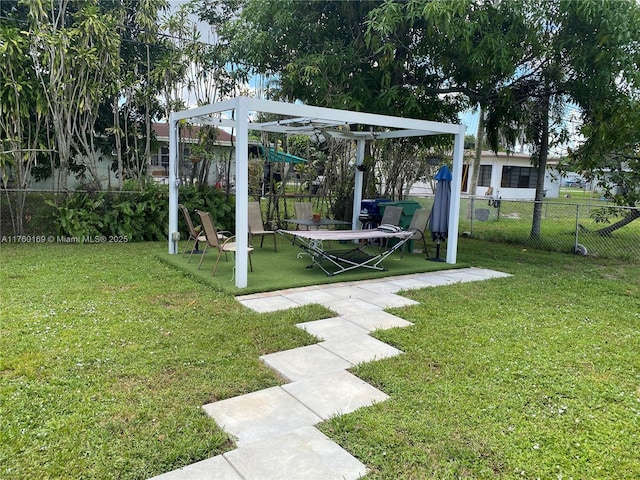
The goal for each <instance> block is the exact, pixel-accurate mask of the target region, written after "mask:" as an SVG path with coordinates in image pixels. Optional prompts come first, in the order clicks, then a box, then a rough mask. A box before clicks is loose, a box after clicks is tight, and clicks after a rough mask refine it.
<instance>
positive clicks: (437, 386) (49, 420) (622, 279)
mask: <svg viewBox="0 0 640 480" xmlns="http://www.w3.org/2000/svg"><path fill="white" fill-rule="evenodd" d="M265 248H267V246H266V245H265ZM284 251H285V250H284V248H283V252H284ZM165 252H166V244H151V243H139V244H127V245H104V244H100V245H16V244H14V245H2V250H1V251H0V260H1V264H0V268H1V272H0V273H1V276H0V279H1V285H2V288H1V290H0V292H1V304H0V319H1V325H0V477H1V478H7V479H33V478H56V479H57V478H61V479H76V478H91V479H109V478H119V479H144V478H148V477H151V476H153V475H157V474H159V473H162V472H165V471H169V470H172V469H175V468H178V467H180V466H182V465H185V464H189V463H193V462H195V461H198V460H201V459H204V458H207V457H211V456H214V455H217V454H219V453H222V452H224V451H227V450H229V449H232V448H233V444H232V442H231V441H230V439H228V438H227V436H226V435H225V434H224V432H222V431H221V430H220V429H219V428H218V427H217V426H216V425H215V423H214V422H213V421H211V420H210V419H208V418H207V417H206V416H205V415H204V414H203V413H202V410H201V408H200V407H201V406H202V405H203V404H205V403H208V402H211V401H215V400H219V399H223V398H229V397H233V396H237V395H241V394H243V393H247V392H251V391H256V390H260V389H264V388H267V387H270V386H273V385H277V384H280V383H281V382H282V380H281V379H280V378H278V377H277V376H276V375H275V374H274V373H273V372H272V371H271V370H270V369H268V368H266V367H265V366H263V365H262V364H261V363H260V361H259V360H258V357H259V356H260V355H262V354H265V353H269V352H275V351H280V350H285V349H289V348H295V347H298V346H302V345H307V344H311V343H314V341H315V339H314V338H313V337H311V336H309V335H308V334H306V333H305V332H304V331H302V330H300V329H298V328H296V327H295V324H296V323H298V322H304V321H310V320H316V319H320V318H325V317H329V316H331V315H332V313H331V312H330V311H329V310H327V309H325V308H323V307H320V306H307V307H301V308H298V309H293V310H289V311H284V312H277V313H270V314H258V313H254V312H252V311H249V310H247V309H245V308H243V307H241V306H239V304H238V303H237V302H236V301H235V300H234V298H233V296H231V295H230V294H229V293H226V292H224V291H222V289H221V288H220V287H219V286H217V285H216V284H215V283H210V282H209V281H208V280H207V281H205V280H204V277H202V278H201V277H198V276H197V275H196V274H194V273H193V272H191V271H188V270H186V269H184V268H177V267H175V266H173V265H169V264H168V263H167V262H166V259H163V256H165ZM459 258H460V261H461V262H462V263H463V264H464V265H466V264H470V265H473V266H479V267H487V268H493V269H496V270H501V271H504V272H508V273H511V274H513V276H512V277H509V278H505V279H496V280H492V281H487V282H480V283H470V284H469V283H468V284H460V285H450V286H445V287H437V288H430V289H425V290H420V291H413V292H410V293H408V294H407V295H408V296H410V297H411V298H413V299H415V300H418V301H419V302H420V305H417V306H413V307H407V308H403V309H395V310H393V313H395V314H397V315H399V316H401V317H403V318H406V319H408V320H410V321H412V322H414V324H415V325H414V326H413V327H410V328H405V329H393V330H389V331H384V332H379V333H377V334H376V336H377V337H378V338H380V339H382V340H383V341H385V342H388V343H390V344H392V345H394V346H396V347H397V348H400V349H401V350H403V351H404V352H405V353H404V355H401V356H399V357H395V358H391V359H386V360H382V361H378V362H373V363H368V364H364V365H361V366H358V367H357V368H355V369H354V371H355V373H356V374H358V375H359V376H360V377H362V378H363V379H365V380H366V381H368V382H370V383H372V384H373V385H375V386H377V387H379V388H381V389H382V390H384V391H385V392H386V393H387V394H389V395H390V398H389V399H388V400H387V401H386V402H383V403H380V404H378V405H376V406H374V407H370V408H365V409H361V410H359V411H356V412H353V413H351V414H348V415H344V416H340V417H336V418H334V419H332V420H330V421H328V422H325V423H323V424H321V425H320V428H321V429H322V430H323V431H324V432H326V433H327V434H328V435H329V436H330V437H331V438H333V439H334V440H336V441H337V442H339V443H340V444H341V445H343V446H344V447H345V448H346V449H347V450H349V451H350V452H351V453H353V454H354V455H356V456H357V457H358V458H359V459H360V460H362V461H363V462H364V463H365V464H367V466H368V467H369V468H370V470H371V473H370V475H368V478H371V479H398V478H406V479H409V478H412V479H424V478H565V479H566V478H576V479H577V478H610V479H620V478H638V477H640V459H639V456H638V455H637V452H638V451H640V439H639V438H638V435H639V434H640V360H639V358H638V354H637V352H638V350H639V348H640V341H639V338H640V267H639V266H638V265H627V264H624V263H622V262H615V261H611V260H607V261H604V260H599V259H597V258H589V257H587V258H583V257H577V256H571V255H564V254H557V253H549V252H542V251H537V250H531V249H523V248H522V247H516V246H508V245H498V244H493V243H489V242H484V241H479V240H474V239H461V240H460V254H459ZM416 261H417V260H416ZM421 261H422V262H423V260H421ZM424 263H431V262H424ZM254 266H256V267H258V261H257V256H256V265H254ZM302 268H303V267H302ZM257 271H258V270H256V272H257ZM250 275H251V274H250ZM220 278H223V277H222V276H221V277H220ZM325 278H326V277H325ZM227 281H228V282H229V283H232V282H231V280H230V278H229V277H227Z"/></svg>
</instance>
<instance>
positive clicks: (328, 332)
mask: <svg viewBox="0 0 640 480" xmlns="http://www.w3.org/2000/svg"><path fill="white" fill-rule="evenodd" d="M380 313H385V312H380ZM377 314H378V312H373V315H377ZM407 323H408V322H407ZM296 326H297V327H299V328H302V329H303V330H306V331H307V332H309V333H310V334H311V335H315V336H316V337H318V338H319V339H320V340H329V339H331V338H341V337H349V336H351V335H366V334H367V333H369V330H370V329H366V328H363V327H361V326H359V325H356V324H355V323H354V322H351V321H349V320H346V319H345V318H343V317H332V318H325V319H322V320H315V321H312V322H304V323H298V324H297V325H296Z"/></svg>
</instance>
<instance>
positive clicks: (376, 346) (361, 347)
mask: <svg viewBox="0 0 640 480" xmlns="http://www.w3.org/2000/svg"><path fill="white" fill-rule="evenodd" d="M318 345H320V346H321V347H322V348H326V349H327V350H329V351H330V352H332V353H335V354H336V355H338V356H339V357H342V358H344V359H345V360H347V361H348V362H351V363H352V364H354V365H357V364H359V363H362V362H372V361H374V360H381V359H383V358H389V357H395V356H396V355H399V354H401V353H402V352H401V351H400V350H398V349H397V348H395V347H392V346H391V345H388V344H386V343H384V342H381V341H380V340H377V339H375V338H373V337H370V336H369V335H353V336H351V337H343V338H333V339H331V340H325V341H323V342H320V343H319V344H318Z"/></svg>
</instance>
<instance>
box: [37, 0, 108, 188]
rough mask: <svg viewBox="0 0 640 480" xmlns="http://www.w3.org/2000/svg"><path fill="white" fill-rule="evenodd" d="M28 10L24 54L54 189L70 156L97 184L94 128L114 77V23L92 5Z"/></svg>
mask: <svg viewBox="0 0 640 480" xmlns="http://www.w3.org/2000/svg"><path fill="white" fill-rule="evenodd" d="M28 9H29V10H28V19H29V27H28V28H29V32H28V34H29V38H30V41H31V45H30V54H31V57H32V61H33V64H34V72H35V74H36V76H37V78H38V80H39V82H40V84H41V85H42V91H43V92H44V98H45V99H46V102H47V105H48V109H49V118H50V122H51V127H52V129H53V131H54V133H55V138H56V145H57V150H58V154H59V158H60V170H59V172H58V185H59V187H60V188H61V189H66V188H67V176H68V173H69V170H70V165H71V164H72V162H73V156H74V155H75V154H80V155H81V156H82V158H83V159H84V167H86V168H87V169H88V171H89V173H90V174H91V176H92V177H93V181H94V182H96V183H98V184H99V179H98V178H97V173H96V171H95V162H96V161H97V160H98V156H99V151H98V149H96V146H95V143H94V127H95V124H96V121H97V118H98V115H99V108H100V106H101V104H102V102H103V101H104V98H105V97H104V95H105V93H106V94H107V96H108V94H109V91H110V89H111V88H112V87H113V85H114V80H115V76H114V72H117V71H118V68H117V66H118V62H119V56H118V45H119V37H118V35H117V29H116V17H115V16H114V15H113V14H112V12H109V11H105V10H104V9H102V8H101V7H100V4H99V3H98V2H97V0H91V1H86V2H83V3H81V4H80V8H78V9H76V8H75V3H73V2H70V1H69V0H60V1H58V2H53V3H51V4H50V5H49V10H48V11H47V10H46V9H45V6H44V4H43V3H41V2H39V1H35V2H29V3H28ZM81 161H82V160H81Z"/></svg>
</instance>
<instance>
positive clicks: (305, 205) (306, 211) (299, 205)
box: [293, 202, 318, 230]
mask: <svg viewBox="0 0 640 480" xmlns="http://www.w3.org/2000/svg"><path fill="white" fill-rule="evenodd" d="M293 208H294V210H295V212H296V219H297V220H311V217H312V215H313V212H312V210H313V205H312V204H311V202H294V203H293ZM317 229H318V227H314V226H307V225H298V226H297V228H296V230H317Z"/></svg>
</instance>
